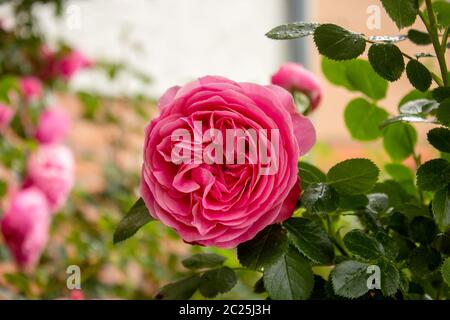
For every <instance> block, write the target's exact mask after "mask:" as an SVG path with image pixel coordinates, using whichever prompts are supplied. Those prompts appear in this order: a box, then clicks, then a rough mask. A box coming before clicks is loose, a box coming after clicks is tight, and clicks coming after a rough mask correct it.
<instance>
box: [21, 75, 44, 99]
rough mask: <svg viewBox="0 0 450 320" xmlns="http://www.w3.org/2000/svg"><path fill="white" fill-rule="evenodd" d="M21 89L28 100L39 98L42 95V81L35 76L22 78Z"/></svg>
mask: <svg viewBox="0 0 450 320" xmlns="http://www.w3.org/2000/svg"><path fill="white" fill-rule="evenodd" d="M19 82H20V89H21V91H22V94H23V95H24V97H25V98H26V99H27V100H32V99H38V98H40V97H41V96H42V83H41V81H40V80H39V79H38V78H36V77H33V76H30V77H23V78H22V79H20V81H19Z"/></svg>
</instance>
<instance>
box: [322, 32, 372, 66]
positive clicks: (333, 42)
mask: <svg viewBox="0 0 450 320" xmlns="http://www.w3.org/2000/svg"><path fill="white" fill-rule="evenodd" d="M314 42H315V43H316V46H317V49H318V50H319V52H320V53H321V54H322V55H324V56H326V57H327V58H330V59H332V60H350V59H354V58H357V57H359V56H360V55H361V54H362V53H363V52H364V51H365V49H366V41H365V39H364V38H363V37H362V35H360V34H357V33H353V32H350V31H348V30H345V29H344V28H342V27H339V26H337V25H335V24H322V25H320V26H318V27H317V28H316V30H315V32H314Z"/></svg>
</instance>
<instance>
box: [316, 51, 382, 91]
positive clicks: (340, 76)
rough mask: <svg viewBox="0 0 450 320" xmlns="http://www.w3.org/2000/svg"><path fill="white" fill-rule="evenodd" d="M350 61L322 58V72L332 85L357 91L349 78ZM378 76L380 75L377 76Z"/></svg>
mask: <svg viewBox="0 0 450 320" xmlns="http://www.w3.org/2000/svg"><path fill="white" fill-rule="evenodd" d="M349 62H350V61H334V60H331V59H328V58H327V57H322V72H323V75H324V76H325V78H327V80H328V81H330V82H331V83H332V84H334V85H336V86H340V87H344V88H347V89H348V90H350V91H355V90H356V88H354V87H353V86H352V85H351V84H350V82H349V79H348V78H347V75H346V72H347V70H348V63H349ZM377 76H378V75H377Z"/></svg>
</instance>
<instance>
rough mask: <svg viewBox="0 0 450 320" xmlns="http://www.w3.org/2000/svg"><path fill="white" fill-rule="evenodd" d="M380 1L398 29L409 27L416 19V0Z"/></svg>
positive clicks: (417, 8)
mask: <svg viewBox="0 0 450 320" xmlns="http://www.w3.org/2000/svg"><path fill="white" fill-rule="evenodd" d="M381 3H382V4H383V7H384V9H385V10H386V12H387V13H388V15H389V17H391V19H392V20H393V21H394V22H395V24H396V25H397V27H398V28H399V29H403V28H405V27H409V26H411V25H413V23H414V22H415V21H416V17H417V14H418V13H419V5H418V2H417V0H381Z"/></svg>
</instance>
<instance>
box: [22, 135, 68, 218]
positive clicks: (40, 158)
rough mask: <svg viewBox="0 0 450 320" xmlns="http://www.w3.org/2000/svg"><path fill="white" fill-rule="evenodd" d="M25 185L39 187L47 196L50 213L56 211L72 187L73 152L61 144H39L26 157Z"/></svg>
mask: <svg viewBox="0 0 450 320" xmlns="http://www.w3.org/2000/svg"><path fill="white" fill-rule="evenodd" d="M27 174H28V176H27V181H26V185H33V186H35V187H37V188H39V189H40V190H41V191H42V192H43V193H44V194H45V196H46V197H47V201H48V203H49V208H50V212H51V213H56V212H57V211H58V210H59V209H60V208H61V206H62V205H63V204H64V202H65V201H66V200H67V197H68V195H69V193H70V191H71V189H72V187H73V184H74V180H75V176H74V175H75V173H74V158H73V154H72V152H71V151H70V149H68V148H67V147H65V146H63V145H53V144H49V145H41V146H39V149H38V150H37V151H36V152H35V153H33V154H32V155H31V156H30V158H29V159H28V164H27Z"/></svg>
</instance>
